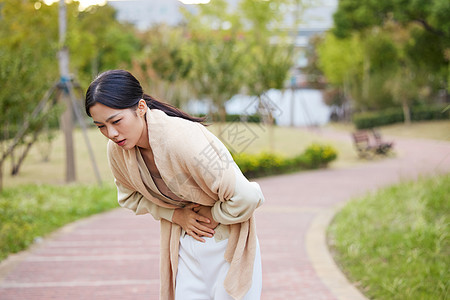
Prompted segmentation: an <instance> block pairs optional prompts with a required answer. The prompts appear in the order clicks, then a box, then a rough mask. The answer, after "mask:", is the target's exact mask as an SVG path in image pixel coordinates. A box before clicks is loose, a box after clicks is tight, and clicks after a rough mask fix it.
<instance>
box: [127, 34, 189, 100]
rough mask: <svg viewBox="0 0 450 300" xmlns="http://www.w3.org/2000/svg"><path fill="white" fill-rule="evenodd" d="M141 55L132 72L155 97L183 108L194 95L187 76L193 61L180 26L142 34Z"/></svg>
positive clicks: (134, 63)
mask: <svg viewBox="0 0 450 300" xmlns="http://www.w3.org/2000/svg"><path fill="white" fill-rule="evenodd" d="M141 42H142V44H143V45H144V47H143V51H142V53H141V54H140V55H139V56H138V57H136V58H135V59H134V60H133V72H134V73H135V74H136V76H137V77H138V78H139V79H140V81H141V83H142V84H143V85H144V88H145V90H148V91H149V92H150V93H151V94H152V96H155V97H156V98H158V99H164V100H165V101H167V102H170V103H171V104H173V105H175V106H176V107H180V106H181V105H182V104H183V103H184V102H186V101H187V100H189V98H190V97H191V96H192V94H193V92H192V88H190V86H189V84H188V80H187V79H188V77H189V74H190V72H191V69H192V65H193V61H192V58H191V57H190V56H189V55H187V53H186V52H187V51H186V42H187V39H186V36H185V35H184V32H183V29H182V28H180V27H168V26H165V25H159V26H155V27H154V28H151V29H149V30H148V31H146V32H144V33H142V34H141Z"/></svg>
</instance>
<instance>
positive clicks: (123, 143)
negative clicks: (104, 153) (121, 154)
mask: <svg viewBox="0 0 450 300" xmlns="http://www.w3.org/2000/svg"><path fill="white" fill-rule="evenodd" d="M125 141H126V140H121V141H117V142H116V144H117V145H119V146H123V145H125Z"/></svg>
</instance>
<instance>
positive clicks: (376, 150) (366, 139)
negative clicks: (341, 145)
mask: <svg viewBox="0 0 450 300" xmlns="http://www.w3.org/2000/svg"><path fill="white" fill-rule="evenodd" d="M352 137H353V142H354V145H355V148H356V150H357V152H358V156H359V157H360V158H372V157H374V156H375V155H387V154H388V153H389V152H390V151H391V149H392V147H393V143H392V142H385V141H383V139H382V137H381V134H380V133H379V132H378V131H376V130H374V129H372V130H370V131H367V130H361V131H357V132H353V133H352Z"/></svg>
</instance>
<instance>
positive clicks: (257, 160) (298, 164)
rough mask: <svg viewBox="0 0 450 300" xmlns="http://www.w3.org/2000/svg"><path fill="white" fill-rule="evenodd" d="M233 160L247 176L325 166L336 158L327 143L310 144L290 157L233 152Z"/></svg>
mask: <svg viewBox="0 0 450 300" xmlns="http://www.w3.org/2000/svg"><path fill="white" fill-rule="evenodd" d="M233 158H234V161H235V162H236V164H237V165H238V166H239V168H240V169H241V171H242V173H244V175H245V176H246V177H248V178H254V177H260V176H267V175H274V174H281V173H286V172H294V171H299V170H307V169H315V168H319V167H326V166H327V165H328V163H330V162H331V161H333V160H335V159H336V158H337V152H336V150H335V149H334V148H333V147H331V146H329V145H321V144H312V145H311V146H309V147H308V148H307V149H306V150H305V151H304V152H303V153H302V154H300V155H297V156H295V157H292V158H285V157H283V156H281V155H278V154H274V153H268V152H261V153H259V154H254V155H252V154H247V153H239V154H233Z"/></svg>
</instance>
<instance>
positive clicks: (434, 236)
mask: <svg viewBox="0 0 450 300" xmlns="http://www.w3.org/2000/svg"><path fill="white" fill-rule="evenodd" d="M449 195H450V174H447V175H443V176H437V177H434V178H422V179H420V180H418V181H417V182H407V183H401V184H399V185H396V186H392V187H390V188H386V189H383V190H380V191H378V192H376V193H375V194H371V195H368V196H366V197H364V198H362V199H357V200H354V201H351V202H350V203H349V204H348V205H346V207H345V208H344V209H343V210H342V211H341V212H339V213H338V214H337V215H336V217H335V219H334V220H333V222H332V224H331V225H330V227H329V230H328V242H329V245H330V248H331V250H332V252H333V253H334V255H335V259H336V261H337V263H338V264H339V265H340V267H341V269H342V270H343V271H344V273H346V274H347V275H348V277H349V279H350V280H351V281H352V282H353V283H355V285H356V286H358V287H359V288H360V290H361V291H362V292H363V293H364V294H366V295H367V296H368V298H370V299H433V300H434V299H449V297H450V290H449V289H450V286H449V284H450V272H449V270H450V237H449V234H450V230H449V229H450V228H449V222H450V215H449V213H450V202H449V201H448V200H449V198H448V197H449Z"/></svg>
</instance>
